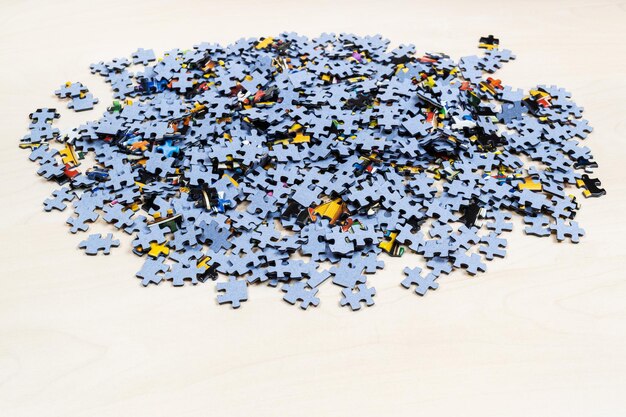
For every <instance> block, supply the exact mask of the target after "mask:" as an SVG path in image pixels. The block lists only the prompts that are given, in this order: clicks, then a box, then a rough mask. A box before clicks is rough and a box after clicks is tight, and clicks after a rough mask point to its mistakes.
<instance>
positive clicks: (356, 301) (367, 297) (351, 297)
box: [340, 284, 376, 311]
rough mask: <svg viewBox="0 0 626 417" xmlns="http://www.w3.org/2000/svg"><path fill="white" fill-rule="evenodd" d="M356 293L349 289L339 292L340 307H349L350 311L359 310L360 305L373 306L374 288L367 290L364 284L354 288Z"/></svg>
mask: <svg viewBox="0 0 626 417" xmlns="http://www.w3.org/2000/svg"><path fill="white" fill-rule="evenodd" d="M355 290H356V291H354V290H351V289H350V288H344V289H343V290H341V294H342V295H343V298H342V299H341V301H340V304H341V306H342V307H343V306H346V305H349V306H350V308H351V309H352V311H355V310H360V309H361V303H362V302H364V303H365V305H367V306H368V307H371V306H373V305H374V298H373V297H374V296H375V295H376V288H374V287H371V288H368V287H367V285H366V284H359V285H357V286H356V288H355Z"/></svg>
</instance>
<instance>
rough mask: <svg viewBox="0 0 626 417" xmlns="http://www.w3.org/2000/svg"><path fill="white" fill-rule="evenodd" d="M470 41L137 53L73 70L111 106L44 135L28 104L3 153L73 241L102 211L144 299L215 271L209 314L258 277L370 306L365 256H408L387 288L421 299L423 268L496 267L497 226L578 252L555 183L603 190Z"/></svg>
mask: <svg viewBox="0 0 626 417" xmlns="http://www.w3.org/2000/svg"><path fill="white" fill-rule="evenodd" d="M479 48H480V49H481V50H482V51H481V53H480V54H478V55H471V56H465V57H462V58H461V59H459V60H458V62H455V61H453V60H452V59H451V58H450V57H449V56H447V55H445V54H442V53H426V54H423V55H419V54H416V51H415V47H414V46H413V45H402V46H400V47H397V48H395V49H390V48H389V41H388V40H386V39H384V38H382V37H381V36H366V37H359V36H355V35H351V34H341V35H335V34H323V35H321V36H320V37H318V38H314V39H308V38H306V37H303V36H299V35H297V34H294V33H283V34H281V35H280V36H278V37H275V38H270V37H268V38H261V39H242V40H239V41H237V42H236V43H233V44H232V45H228V46H226V47H223V46H220V45H217V44H209V43H201V44H199V45H196V46H194V47H193V48H192V49H188V50H178V49H175V50H172V51H169V52H166V53H165V54H164V55H163V57H162V58H160V59H158V60H156V57H155V54H154V52H152V51H150V50H144V49H139V50H138V51H137V52H135V53H134V54H132V60H129V59H127V58H119V59H114V60H112V61H109V62H100V63H97V64H93V65H92V66H91V68H92V72H93V73H98V74H100V75H101V76H102V77H104V78H105V80H106V81H107V82H109V83H110V84H111V86H112V88H113V90H114V97H115V99H118V100H120V101H114V102H113V104H112V106H111V107H109V108H108V109H107V110H106V111H105V112H104V114H103V116H102V118H101V119H99V120H96V121H92V122H88V123H86V124H84V125H81V126H79V127H77V128H75V129H73V130H71V131H69V132H67V133H65V134H61V133H60V132H59V130H58V129H55V128H54V127H53V124H52V123H53V122H54V120H55V119H56V118H58V117H59V114H58V113H57V112H56V111H55V110H54V109H39V110H37V111H35V112H33V113H32V114H31V115H30V119H31V124H30V131H29V133H28V134H27V135H26V136H25V137H24V138H23V139H22V141H21V146H22V147H24V148H28V149H31V154H30V159H31V160H32V161H36V162H37V163H38V164H39V170H38V174H39V175H41V176H43V177H44V178H46V179H48V180H51V181H55V182H56V183H58V184H59V185H61V188H60V189H58V190H56V191H54V192H53V194H52V196H51V197H50V198H48V199H46V200H45V202H44V209H45V210H46V211H50V210H64V209H65V208H66V207H67V205H68V203H72V209H73V213H72V214H71V215H70V217H69V218H68V219H67V223H68V225H69V227H70V231H71V232H72V233H77V232H85V231H87V230H88V229H89V227H90V223H92V222H95V221H97V220H98V219H99V218H102V219H103V220H104V222H106V223H109V224H110V225H111V226H112V227H114V228H115V229H119V230H121V231H123V232H125V233H127V234H130V235H132V236H133V240H132V248H133V252H134V253H135V254H137V255H138V256H142V257H144V258H145V263H144V265H143V267H142V268H141V270H140V271H139V272H137V274H136V276H137V277H139V278H140V279H141V280H142V281H141V282H142V284H143V285H144V286H147V285H149V284H155V285H156V284H159V283H161V281H163V280H170V281H172V284H173V285H175V286H182V285H185V284H193V285H196V284H198V283H199V282H201V283H204V282H206V281H209V280H216V279H218V273H219V274H221V276H225V278H222V279H220V281H221V282H219V283H217V286H216V287H217V291H218V295H217V301H218V302H219V303H220V304H221V303H231V305H232V307H235V308H236V307H239V306H240V305H241V302H243V301H246V300H247V299H248V289H249V288H250V287H251V286H254V285H262V284H265V285H270V286H273V287H280V288H279V289H280V290H282V291H283V292H284V294H282V293H281V295H282V296H283V299H284V300H285V301H287V302H289V303H291V304H299V305H300V307H302V308H303V309H306V308H308V307H309V306H317V305H318V304H319V302H320V300H319V298H318V297H317V296H316V295H317V292H318V287H319V286H320V285H321V284H322V283H323V282H325V281H326V280H330V281H332V283H333V284H335V285H338V286H339V287H342V290H341V295H340V297H341V298H340V302H339V304H340V305H342V306H350V308H351V309H353V310H358V309H360V308H361V307H362V306H370V305H373V304H374V298H373V297H374V296H375V295H376V290H375V288H374V287H373V286H372V285H371V284H370V283H369V282H368V278H369V277H370V276H371V275H372V274H374V273H376V271H377V270H378V269H382V268H383V267H384V261H383V259H387V260H389V257H400V256H402V255H403V254H404V253H406V252H413V253H416V254H419V255H421V257H423V259H424V264H425V266H424V265H422V267H423V269H422V268H420V267H407V268H405V270H404V274H405V275H404V276H402V277H398V281H399V282H400V283H401V285H402V286H404V287H406V288H409V289H410V288H413V289H414V291H415V292H416V293H417V294H419V295H424V294H426V292H427V291H428V290H429V289H436V288H437V287H438V283H437V279H438V278H439V277H440V276H442V274H449V273H451V272H452V271H453V270H454V269H464V270H466V271H467V272H468V273H469V274H472V275H474V274H477V273H479V272H484V271H485V270H486V262H485V261H487V260H492V259H494V258H495V257H503V256H505V254H506V246H507V241H506V239H505V238H504V237H503V234H504V233H505V232H509V231H511V230H512V227H513V223H512V222H510V221H509V220H511V219H512V216H513V215H515V214H517V215H519V216H522V217H523V220H524V222H525V223H526V224H527V227H525V229H524V231H525V233H527V234H530V235H536V236H551V235H555V237H556V239H557V240H558V241H562V240H565V239H567V238H569V239H570V240H571V241H572V242H574V243H576V242H578V241H579V238H580V237H581V236H583V235H584V231H583V230H582V229H581V228H580V227H579V226H578V224H577V223H576V222H575V221H574V220H573V219H574V216H575V215H576V212H577V210H578V208H579V205H578V202H577V200H576V198H575V197H574V196H573V195H570V194H569V189H570V188H571V189H575V187H574V186H578V187H580V188H582V189H583V194H584V196H585V197H597V196H600V195H602V194H604V190H603V189H602V188H600V186H601V184H600V182H599V181H598V180H597V179H595V178H592V177H591V176H590V175H589V174H591V173H592V171H593V169H594V168H595V167H596V166H597V164H596V163H595V162H594V159H593V157H592V155H591V152H590V150H589V149H588V148H587V147H584V146H581V145H580V144H579V140H582V139H585V138H586V137H587V134H588V133H589V132H590V131H591V128H590V127H589V125H588V124H587V121H586V120H583V119H581V116H582V109H581V108H580V107H578V106H577V105H576V104H575V103H574V102H573V101H572V100H571V97H570V93H568V92H567V91H566V90H564V89H562V88H557V87H554V86H549V87H548V86H538V87H536V88H534V89H532V90H530V91H529V92H524V91H522V90H520V89H515V88H512V87H509V86H505V85H504V84H502V82H501V81H500V80H499V79H496V78H493V77H492V76H490V75H491V74H492V73H494V72H495V71H496V70H497V69H498V68H500V67H501V65H503V63H505V62H507V61H509V60H511V59H514V56H513V54H512V53H511V51H509V50H506V49H502V48H500V46H499V41H498V39H496V38H494V37H493V36H488V37H484V38H481V39H480V42H479ZM131 69H132V70H133V71H134V72H131V71H130V70H131ZM85 93H86V88H84V86H83V85H82V84H80V83H68V84H66V85H65V86H64V87H62V88H61V90H59V91H57V95H59V96H60V97H78V98H79V101H78V102H77V103H78V104H74V108H75V109H76V106H77V105H78V106H79V108H80V109H82V108H83V107H85V106H86V107H89V106H90V105H93V102H94V100H93V97H91V96H85ZM86 97H88V99H87V98H86ZM80 100H83V101H80ZM90 103H91V104H90ZM85 167H88V168H85ZM117 245H119V241H118V240H115V239H114V238H113V235H112V234H108V235H107V236H104V237H103V236H101V235H91V236H89V238H88V239H86V240H84V241H82V242H81V243H80V247H81V248H84V249H86V252H87V254H97V253H100V252H101V251H104V253H108V252H109V251H110V249H111V247H114V246H117ZM338 295H339V294H338Z"/></svg>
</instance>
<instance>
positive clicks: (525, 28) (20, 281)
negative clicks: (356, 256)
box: [0, 0, 626, 417]
mask: <svg viewBox="0 0 626 417" xmlns="http://www.w3.org/2000/svg"><path fill="white" fill-rule="evenodd" d="M87 3H92V4H89V5H88V4H87ZM502 4H503V2H499V1H483V2H479V3H476V2H462V1H448V2H434V3H433V2H428V3H419V2H416V1H406V2H380V1H374V2H368V1H346V2H339V1H327V0H319V1H315V2H310V3H305V2H301V1H298V2H292V1H284V2H283V1H277V0H274V1H271V0H270V1H265V2H250V3H243V2H240V1H233V0H231V1H224V2H209V1H202V2H194V1H185V2H175V3H168V2H164V1H149V2H148V1H133V2H130V1H124V2H122V1H117V0H108V1H106V2H82V1H59V2H45V1H23V2H13V1H8V0H4V1H2V2H1V3H0V11H1V12H2V13H1V14H2V15H3V16H5V18H4V19H3V24H2V25H0V68H1V71H2V74H3V81H2V88H1V89H0V109H2V112H1V113H0V120H1V124H0V126H2V136H3V138H2V139H3V140H2V141H1V144H0V146H1V147H2V153H1V155H2V157H1V161H2V163H1V164H0V170H1V171H2V177H1V178H2V179H3V184H2V197H1V199H2V204H0V236H1V238H0V239H1V241H2V250H1V251H0V258H1V260H0V265H2V268H1V269H2V274H1V275H0V415H3V416H11V417H16V416H63V417H72V416H92V417H94V416H150V417H154V416H206V415H231V416H239V415H256V416H266V415H267V416H281V415H294V414H296V413H297V414H298V415H303V416H308V415H322V416H340V415H361V416H368V415H382V414H384V415H407V414H409V413H411V415H415V414H417V413H419V414H422V415H426V414H431V415H465V416H472V415H481V416H483V417H485V416H509V417H510V416H552V417H554V416H568V417H570V416H618V415H619V416H623V411H624V409H625V408H626V397H625V396H624V393H625V392H626V303H625V302H624V300H625V299H626V281H625V280H624V278H625V274H624V267H626V262H625V258H626V257H625V249H624V248H625V246H624V243H623V237H624V236H625V235H624V233H625V232H626V227H625V224H626V222H624V220H623V216H624V213H625V209H626V207H625V202H626V200H625V196H624V190H625V186H624V183H625V182H624V180H623V175H624V174H623V170H622V167H623V163H624V162H623V161H624V157H625V151H624V149H625V147H626V142H625V140H624V133H625V130H626V129H625V126H626V124H625V123H624V116H623V115H624V110H625V107H624V104H623V103H624V97H625V96H626V88H625V83H624V75H625V74H624V68H625V64H626V61H625V59H626V58H625V57H626V54H625V53H624V52H625V51H624V47H623V41H624V39H625V38H626V37H625V35H626V32H625V29H624V25H623V22H624V19H625V18H626V13H625V12H624V3H623V2H620V1H610V0H609V1H589V0H584V1H581V0H569V1H564V2H544V1H532V2H530V1H524V2H520V3H517V4H510V5H506V6H503V5H502ZM282 31H297V32H300V33H302V34H305V35H309V36H314V35H316V34H319V33H322V32H354V33H358V34H374V33H381V34H383V35H384V36H386V37H388V38H390V39H391V40H392V41H393V42H394V44H398V43H413V44H415V45H416V46H417V49H418V51H426V50H430V51H432V50H438V51H439V50H440V51H445V52H447V53H449V54H450V55H452V56H453V57H455V58H458V57H460V56H463V55H470V54H474V53H476V52H477V49H476V45H477V41H478V38H479V37H480V36H481V35H487V34H490V33H493V34H494V35H496V36H498V37H499V38H500V39H501V44H502V46H503V47H506V48H509V49H512V50H513V51H514V53H516V54H517V60H516V61H514V62H512V63H509V64H508V65H506V66H505V67H504V68H503V69H502V70H501V71H500V72H498V73H497V76H498V78H501V79H502V80H503V82H505V83H506V84H509V85H513V86H517V87H523V88H525V89H528V88H530V87H532V86H533V85H537V84H548V85H551V84H558V85H560V86H563V87H566V88H567V89H568V90H570V91H571V92H572V93H573V97H574V100H575V101H576V102H577V103H578V104H579V105H581V106H583V107H585V117H586V118H587V119H589V120H590V122H591V124H592V125H593V127H594V128H595V131H594V133H593V134H592V135H591V136H590V137H589V138H588V140H587V141H586V143H585V145H586V146H589V147H590V148H591V149H592V150H593V153H594V155H595V157H596V160H597V161H598V163H599V165H600V168H599V170H598V171H597V174H598V176H599V177H600V178H601V180H602V183H603V186H604V187H605V188H606V189H607V192H608V194H607V195H606V196H605V197H603V198H601V199H586V200H585V199H583V201H582V205H583V207H582V209H581V211H580V213H579V215H578V217H577V220H578V221H579V222H580V224H581V225H582V227H584V228H585V230H586V232H587V236H585V237H584V238H583V240H582V241H581V243H580V244H578V245H573V244H556V241H555V240H553V239H549V238H544V239H539V238H534V237H530V236H524V235H523V232H522V231H521V225H520V224H519V222H518V223H517V224H516V230H514V232H513V233H511V234H510V235H509V236H508V238H509V251H508V254H507V257H506V258H505V259H503V260H498V261H495V262H491V263H489V265H488V269H489V270H488V272H487V273H486V274H483V275H481V276H479V277H476V278H472V277H470V276H468V275H465V274H463V273H460V272H458V271H457V273H454V274H452V275H451V276H450V277H445V278H442V279H441V280H440V283H441V285H440V288H439V289H438V290H437V291H436V292H431V293H429V294H428V295H427V296H426V297H422V298H420V297H418V296H416V295H415V294H413V293H412V292H411V291H406V290H403V289H402V288H401V287H400V286H399V282H400V280H401V279H402V275H401V270H402V269H403V267H404V266H405V265H410V264H411V262H412V259H410V258H409V257H406V258H404V257H403V258H399V259H393V260H389V261H388V268H387V269H385V271H383V272H381V273H379V274H377V275H375V276H374V277H372V278H371V282H372V283H373V284H374V285H375V286H376V288H377V290H378V294H377V296H376V305H375V306H374V307H373V308H370V309H366V310H365V311H362V312H360V313H351V312H349V311H347V309H342V308H340V307H339V305H338V300H339V289H338V287H334V286H332V285H324V286H323V287H322V288H321V290H320V298H321V300H322V303H321V304H320V307H319V308H317V309H309V310H308V311H301V310H300V309H299V308H296V307H292V306H290V305H288V304H287V303H284V302H282V301H281V300H280V298H281V293H280V292H279V291H277V290H276V289H270V288H262V287H255V288H252V289H251V291H250V300H249V301H248V302H247V303H245V304H244V305H243V307H242V308H240V309H239V310H237V311H233V310H231V309H230V308H228V307H224V306H218V305H217V304H216V302H215V296H216V293H215V286H214V285H213V284H207V285H198V286H196V287H185V288H172V287H171V286H170V285H167V284H166V285H160V286H158V287H152V288H145V289H144V288H142V287H141V286H140V285H139V282H138V280H137V279H136V278H134V277H133V274H134V272H135V271H136V270H138V268H139V267H140V265H141V262H142V260H141V259H140V258H137V257H135V256H133V255H132V254H131V253H130V250H129V247H130V242H129V239H128V237H127V236H121V239H122V240H123V242H122V248H118V250H114V251H113V254H112V255H111V256H109V257H103V256H100V257H88V256H85V255H84V254H83V253H82V252H81V251H79V250H77V248H76V246H77V244H78V242H79V241H80V240H82V239H83V237H81V236H74V235H71V234H70V233H69V232H68V228H67V226H65V224H64V220H65V218H66V217H67V215H68V214H67V212H63V213H52V214H46V213H44V212H43V210H42V201H43V199H44V198H46V197H47V196H48V195H49V193H50V192H51V191H52V190H53V189H54V185H53V184H51V183H47V182H46V181H44V180H43V179H41V178H39V177H38V176H37V175H36V174H35V169H34V168H35V167H34V166H33V164H31V163H29V162H28V160H27V152H26V151H23V150H21V149H18V147H17V144H18V139H19V138H21V137H22V136H23V135H24V134H25V133H26V127H27V122H28V120H27V115H28V114H29V113H30V112H31V111H33V110H34V109H36V108H38V107H56V108H58V109H60V112H61V114H62V117H61V119H59V120H58V121H57V123H56V125H57V126H58V127H60V128H61V129H67V128H70V127H73V126H76V125H77V124H78V123H80V122H84V121H86V120H90V119H94V118H97V117H98V115H99V114H101V113H102V112H103V111H104V110H105V108H106V106H107V105H108V104H109V103H110V101H111V92H110V90H109V86H108V85H107V84H106V83H105V82H104V81H103V80H102V79H101V78H100V77H98V76H97V75H91V74H90V73H89V64H90V63H92V62H97V61H99V60H106V59H110V58H113V57H116V56H121V55H126V54H130V52H132V51H133V50H135V49H136V48H137V47H139V46H141V47H144V48H151V47H152V48H155V50H157V51H159V52H160V51H164V50H167V49H171V48H175V47H181V48H185V47H190V46H192V45H194V44H197V43H199V42H200V41H212V42H220V43H228V42H232V41H234V40H236V39H238V38H239V37H242V36H245V37H248V36H263V35H273V34H276V33H279V32H282ZM66 80H80V81H82V82H83V83H84V84H86V85H87V86H88V87H89V88H90V89H91V91H92V92H93V93H94V95H95V96H96V97H99V98H100V104H99V105H98V106H97V107H96V109H95V110H94V111H92V112H86V113H79V114H75V113H73V112H71V111H69V110H67V109H66V108H65V106H64V104H63V103H60V102H59V101H58V100H57V99H56V98H55V97H54V96H53V95H52V92H53V91H54V90H55V89H57V88H58V86H59V85H60V84H62V83H63V82H65V81H66ZM94 230H97V231H105V230H106V228H104V227H101V228H100V229H98V228H97V227H96V228H95V229H94Z"/></svg>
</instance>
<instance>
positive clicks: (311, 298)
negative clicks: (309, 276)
mask: <svg viewBox="0 0 626 417" xmlns="http://www.w3.org/2000/svg"><path fill="white" fill-rule="evenodd" d="M282 290H283V291H284V292H285V293H286V294H285V295H284V296H283V300H285V301H287V302H288V303H289V304H292V305H293V304H295V303H296V302H297V301H301V303H300V308H302V309H303V310H306V309H307V308H308V307H309V306H310V305H312V306H314V307H317V306H318V305H319V303H320V299H319V298H317V297H316V296H315V295H316V294H317V291H318V289H317V288H307V283H306V282H305V281H298V282H294V283H293V284H285V285H283V288H282Z"/></svg>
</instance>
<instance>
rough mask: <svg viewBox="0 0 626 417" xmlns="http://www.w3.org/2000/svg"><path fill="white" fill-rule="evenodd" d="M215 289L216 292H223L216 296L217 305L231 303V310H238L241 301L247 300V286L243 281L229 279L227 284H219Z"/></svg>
mask: <svg viewBox="0 0 626 417" xmlns="http://www.w3.org/2000/svg"><path fill="white" fill-rule="evenodd" d="M216 287H217V291H220V292H222V291H223V292H224V294H220V295H218V296H217V302H218V303H219V304H224V303H231V304H232V308H239V307H240V306H241V302H242V301H247V300H248V286H247V284H246V281H244V280H241V281H240V280H237V278H235V277H230V278H229V279H228V281H227V282H219V283H218V284H217V286H216Z"/></svg>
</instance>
